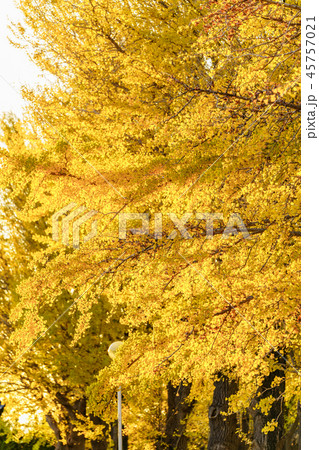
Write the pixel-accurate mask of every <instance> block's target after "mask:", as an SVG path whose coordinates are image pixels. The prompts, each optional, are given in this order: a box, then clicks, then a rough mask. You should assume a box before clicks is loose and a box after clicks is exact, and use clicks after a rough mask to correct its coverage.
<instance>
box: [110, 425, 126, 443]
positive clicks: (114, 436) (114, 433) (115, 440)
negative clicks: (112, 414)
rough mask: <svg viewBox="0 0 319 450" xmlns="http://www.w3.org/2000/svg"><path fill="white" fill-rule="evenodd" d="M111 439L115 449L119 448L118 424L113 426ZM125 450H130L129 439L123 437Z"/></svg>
mask: <svg viewBox="0 0 319 450" xmlns="http://www.w3.org/2000/svg"><path fill="white" fill-rule="evenodd" d="M111 438H112V441H113V443H114V448H115V449H116V448H118V422H117V421H116V422H114V423H112V425H111ZM123 450H128V437H127V436H123Z"/></svg>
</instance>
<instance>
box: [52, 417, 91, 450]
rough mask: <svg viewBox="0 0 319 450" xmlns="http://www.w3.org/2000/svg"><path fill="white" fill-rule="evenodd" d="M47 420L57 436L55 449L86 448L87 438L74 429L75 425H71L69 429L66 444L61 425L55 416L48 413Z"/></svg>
mask: <svg viewBox="0 0 319 450" xmlns="http://www.w3.org/2000/svg"><path fill="white" fill-rule="evenodd" d="M46 421H47V423H48V425H49V426H50V428H51V429H52V430H53V432H54V435H55V437H56V440H57V442H56V444H55V450H85V439H84V437H83V436H80V435H79V434H78V433H76V432H75V431H74V430H73V427H71V426H70V428H69V431H68V432H67V435H66V436H65V437H66V441H67V443H66V444H63V442H62V436H61V431H60V429H59V426H58V424H57V422H56V421H55V420H54V418H53V417H52V416H51V415H50V414H47V415H46Z"/></svg>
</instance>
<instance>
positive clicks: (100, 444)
mask: <svg viewBox="0 0 319 450" xmlns="http://www.w3.org/2000/svg"><path fill="white" fill-rule="evenodd" d="M90 419H91V420H92V422H93V423H94V425H104V430H103V436H101V437H100V438H99V439H94V440H92V441H91V447H92V450H107V448H108V439H107V437H108V430H109V425H108V424H107V423H106V422H104V420H103V419H101V418H100V417H98V416H95V415H94V414H90Z"/></svg>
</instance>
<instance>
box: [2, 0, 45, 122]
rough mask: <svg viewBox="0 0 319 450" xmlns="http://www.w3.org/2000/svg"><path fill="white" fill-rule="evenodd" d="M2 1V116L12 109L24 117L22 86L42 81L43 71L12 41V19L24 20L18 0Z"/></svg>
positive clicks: (15, 20)
mask: <svg viewBox="0 0 319 450" xmlns="http://www.w3.org/2000/svg"><path fill="white" fill-rule="evenodd" d="M0 1H1V4H0V58H1V59H0V61H1V65H0V115H1V114H2V113H3V112H10V111H11V112H13V113H15V114H16V115H17V116H19V117H21V116H22V109H23V100H22V97H21V95H20V94H19V90H20V87H21V85H23V84H26V85H28V86H34V85H35V84H37V83H38V82H41V79H40V78H39V75H40V71H39V69H38V68H37V67H36V66H35V64H33V63H32V61H30V59H29V58H28V56H27V55H26V54H25V52H24V50H21V49H17V48H15V47H13V46H12V45H11V44H10V42H9V41H8V38H7V37H8V36H10V35H11V32H10V30H9V29H8V25H9V23H10V21H14V22H17V21H19V20H22V14H21V13H20V12H19V11H18V10H17V8H16V6H15V5H16V2H15V0H0ZM42 83H43V81H42Z"/></svg>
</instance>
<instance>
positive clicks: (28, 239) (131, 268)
mask: <svg viewBox="0 0 319 450" xmlns="http://www.w3.org/2000/svg"><path fill="white" fill-rule="evenodd" d="M19 7H20V9H21V10H22V11H23V13H24V16H25V23H23V24H17V25H16V27H15V39H16V45H21V46H24V47H25V49H26V51H28V52H29V55H30V57H31V58H32V59H33V60H34V61H35V62H36V64H37V65H38V66H39V67H40V68H41V69H42V70H43V71H44V73H49V74H50V75H51V76H53V79H54V81H52V82H51V83H48V84H47V85H46V86H45V87H42V88H40V87H38V88H36V89H27V88H24V91H23V95H24V97H25V99H26V100H27V101H28V103H27V104H28V106H27V109H26V114H25V116H24V118H23V120H17V119H15V118H13V117H12V116H8V115H7V116H6V117H4V118H3V120H2V130H3V142H4V145H3V147H2V150H1V166H2V172H1V177H0V183H1V188H2V193H3V194H2V202H1V214H2V215H3V216H5V218H4V219H3V223H4V226H3V230H2V241H1V271H2V274H3V275H2V277H1V284H2V291H1V300H2V303H1V323H0V326H1V353H2V355H3V373H2V382H4V383H13V386H15V388H16V389H25V392H26V394H25V400H26V401H25V408H26V410H28V411H31V412H32V411H33V412H34V411H36V412H37V414H38V415H37V417H38V420H39V423H40V422H41V421H42V422H41V423H44V421H45V418H46V421H47V423H48V424H49V425H50V427H51V429H52V430H53V431H54V434H55V438H56V441H57V442H58V444H57V445H58V446H57V448H61V449H62V448H63V449H64V448H65V449H68V448H71V447H68V446H71V442H73V441H74V442H77V443H78V444H77V445H79V446H81V445H82V447H81V448H84V447H83V445H85V442H89V441H91V442H92V448H95V447H94V445H96V446H97V445H99V444H98V442H100V444H101V442H102V441H103V445H104V447H100V448H107V447H106V446H107V445H112V440H113V443H114V439H113V434H114V433H113V431H114V424H115V421H116V408H115V401H116V398H115V396H114V393H115V391H116V389H117V388H118V386H119V385H121V386H122V390H123V394H124V406H123V418H124V429H125V433H126V434H127V435H128V442H129V447H130V448H132V449H155V448H156V449H164V448H172V449H173V448H180V449H182V448H186V446H187V445H188V448H191V449H192V448H193V449H198V448H205V445H207V442H208V435H209V426H210V429H211V434H212V429H214V428H212V427H214V426H216V425H214V424H212V422H213V419H214V418H215V415H214V414H215V413H212V414H210V416H209V417H208V415H207V414H208V408H209V406H210V405H211V404H212V405H215V403H214V401H217V400H216V398H217V395H218V392H219V388H221V392H222V390H223V389H226V391H225V392H226V393H227V392H228V394H229V395H228V394H227V395H226V394H225V395H226V398H228V397H229V398H228V400H227V407H226V409H225V410H222V412H221V411H219V410H218V411H217V413H216V414H217V415H219V416H220V417H222V418H223V414H224V413H225V412H227V414H228V416H227V415H225V414H224V415H225V417H224V418H225V419H226V422H227V417H229V418H230V419H229V420H233V418H234V417H235V429H236V430H237V431H236V436H237V437H236V439H239V440H240V441H241V443H238V444H236V445H237V446H235V447H227V448H257V447H256V445H257V444H258V445H260V447H259V448H263V449H274V448H275V447H272V445H274V444H273V443H274V442H275V441H276V445H282V446H283V445H284V444H283V443H284V440H285V439H286V441H287V442H289V443H290V445H293V439H294V438H295V434H294V433H295V428H294V427H295V424H296V423H297V422H296V421H298V417H299V412H298V408H299V406H298V405H299V402H300V377H299V375H300V374H299V370H300V64H299V58H300V6H299V3H298V2H291V3H290V4H288V3H281V2H277V1H267V0H249V1H242V0H235V1H234V0H232V1H229V0H226V1H220V0H211V1H208V2H205V3H203V2H201V1H197V0H192V1H189V0H172V1H171V2H166V1H165V0H163V1H162V0H159V1H157V0H156V1H155V0H154V1H148V2H143V1H140V0H130V1H126V0H121V1H113V0H98V1H97V0H74V1H72V2H70V1H68V0H51V1H48V0H38V1H37V2H36V4H35V2H29V1H27V0H20V2H19ZM70 204H72V205H73V208H75V207H76V206H77V207H80V206H83V207H85V208H83V213H84V212H88V211H96V212H97V213H96V215H95V216H94V218H93V217H92V218H90V219H89V220H87V221H86V223H85V224H83V226H82V227H81V229H80V235H79V237H80V245H79V248H74V246H73V245H72V242H71V241H72V239H71V237H72V230H71V226H69V228H70V229H69V230H68V229H67V227H66V228H64V232H65V233H67V234H68V232H69V245H65V243H63V242H62V241H61V239H60V240H58V241H57V240H54V239H52V232H53V223H52V216H54V214H56V213H57V212H59V211H60V210H62V209H63V208H65V207H66V206H67V205H70ZM125 213H127V214H131V213H135V214H136V213H138V214H145V215H146V216H145V217H148V218H149V219H150V230H149V233H146V234H145V233H144V234H134V233H131V232H127V234H126V237H125V239H123V238H121V236H120V235H119V221H120V220H121V217H123V214H125ZM209 214H210V216H209ZM212 214H215V215H214V216H212ZM65 215H66V213H65ZM65 215H64V216H65ZM73 218H75V216H74V217H73ZM93 219H94V220H97V222H98V228H97V234H96V235H95V236H94V237H92V238H91V239H89V240H87V241H86V242H84V241H85V240H84V236H86V235H87V234H89V233H90V231H91V226H93V225H92V223H93ZM61 220H62V217H61V218H60V222H59V223H60V228H59V233H60V234H59V236H61V233H62V227H61ZM160 220H161V223H160ZM209 220H211V221H212V222H211V224H210V223H209ZM69 225H71V222H70V224H69ZM209 225H213V233H212V235H210V236H207V227H209ZM140 226H141V222H140V220H135V221H134V220H133V221H131V222H128V224H127V228H128V229H129V228H133V227H134V228H138V227H140ZM185 229H187V231H185ZM74 230H75V228H74V227H73V233H74ZM154 230H155V231H154ZM156 230H157V231H158V230H160V235H158V234H157V233H156ZM115 340H123V341H124V345H123V346H122V347H121V348H120V349H119V350H118V352H117V356H116V358H115V360H114V361H113V362H112V363H111V360H110V358H109V357H108V355H107V348H108V346H109V345H110V344H111V342H113V341H115ZM218 383H220V384H218ZM6 386H7V385H6ZM4 391H6V389H3V392H4ZM16 392H17V391H15V393H14V394H10V393H8V394H4V395H6V396H8V397H7V398H8V403H10V402H11V405H12V403H14V402H15V401H17V400H15V399H16ZM178 397H179V398H180V401H179V402H177V403H176V398H178ZM174 401H175V403H174ZM212 402H213V403H212ZM214 408H215V406H213V409H214ZM278 408H279V409H278ZM7 410H8V414H9V417H10V418H11V420H12V421H14V420H15V421H16V420H17V417H18V415H17V411H16V410H15V408H14V407H13V406H10V405H9V404H8V407H7ZM172 411H175V412H174V413H173V414H175V416H176V417H178V420H177V419H176V420H177V422H178V423H177V422H176V424H175V425H174V426H172V425H171V424H170V423H169V420H168V417H169V414H170V413H171V412H172ZM176 411H178V414H177V412H176ZM210 411H211V408H210ZM257 413H258V414H259V415H258V414H257ZM257 416H258V417H257ZM216 417H217V416H216ZM236 417H237V418H238V420H237V419H236ZM247 417H248V418H247ZM249 417H250V419H249ZM209 420H210V422H209ZM236 420H237V422H236ZM258 421H259V422H258ZM222 422H223V421H222ZM260 424H262V425H260ZM36 426H37V425H35V427H36ZM39 426H40V425H39ZM220 426H222V425H220ZM41 427H44V424H42V425H41ZM174 427H175V428H174ZM258 427H259V428H258ZM172 430H173V431H172ZM174 430H175V431H174ZM176 430H178V431H176ZM174 433H175V435H178V436H179V437H180V438H181V436H183V438H181V439H180V440H179V442H180V443H172V442H173V440H172V441H170V440H169V439H170V438H169V437H168V436H169V435H170V434H171V435H172V436H174ZM178 433H180V434H178ZM217 434H218V433H217ZM217 434H215V435H214V436H217ZM267 436H268V437H267ZM172 439H174V438H173V437H172ZM232 439H233V445H235V444H234V439H235V438H234V437H232ZM210 442H211V443H210V444H208V445H209V448H215V447H214V444H213V443H212V442H213V441H212V440H210ZM238 442H239V441H238ZM101 445H102V444H101ZM178 445H180V447H178ZM240 445H243V446H244V447H240ZM254 445H255V447H254ZM78 448H80V447H78ZM96 448H99V447H96ZM216 448H217V447H216ZM276 448H277V447H276ZM278 448H284V447H278ZM291 448H293V447H291Z"/></svg>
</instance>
